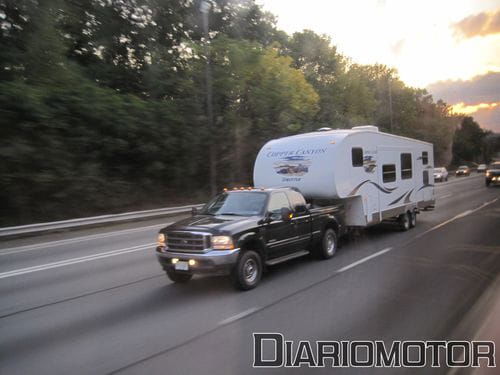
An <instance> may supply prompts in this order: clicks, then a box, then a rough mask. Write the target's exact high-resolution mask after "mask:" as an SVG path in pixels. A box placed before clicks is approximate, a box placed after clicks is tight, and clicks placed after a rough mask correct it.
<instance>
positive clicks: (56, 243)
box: [0, 222, 172, 256]
mask: <svg viewBox="0 0 500 375" xmlns="http://www.w3.org/2000/svg"><path fill="white" fill-rule="evenodd" d="M170 224H172V222H170V223H165V224H156V225H150V226H147V227H140V228H132V229H124V230H117V231H114V232H107V233H101V234H92V235H89V236H82V237H76V238H68V239H66V240H59V241H51V242H43V243H40V244H33V245H25V246H19V247H12V248H5V249H0V256H3V255H9V254H17V253H24V252H26V251H32V250H38V249H44V248H47V247H51V246H62V245H68V244H71V243H77V242H84V241H90V240H96V239H101V238H107V237H112V236H118V235H121V234H128V233H136V232H142V231H146V230H149V229H153V228H162V227H165V226H167V225H170Z"/></svg>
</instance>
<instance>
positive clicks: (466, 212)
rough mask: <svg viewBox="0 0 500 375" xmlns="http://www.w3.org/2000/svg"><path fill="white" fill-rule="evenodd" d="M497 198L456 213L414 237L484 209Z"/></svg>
mask: <svg viewBox="0 0 500 375" xmlns="http://www.w3.org/2000/svg"><path fill="white" fill-rule="evenodd" d="M497 200H498V198H495V199H493V200H491V201H489V202H485V203H483V204H482V205H480V206H479V207H476V208H474V209H472V210H467V211H464V212H462V213H460V214H458V215H456V216H453V217H452V218H451V219H448V220H446V221H443V222H442V223H440V224H438V225H435V226H433V227H432V228H430V229H427V230H426V231H425V232H422V233H420V234H417V235H416V236H415V237H414V238H420V237H422V236H425V235H426V234H427V233H429V232H432V231H434V230H436V229H439V228H441V227H443V226H445V225H446V224H449V223H451V222H453V221H455V220H457V219H461V218H463V217H465V216H467V215H470V214H472V213H474V212H476V211H479V210H480V209H482V208H484V207H486V206H489V205H490V204H493V203H495V202H496V201H497Z"/></svg>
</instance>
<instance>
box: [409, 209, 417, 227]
mask: <svg viewBox="0 0 500 375" xmlns="http://www.w3.org/2000/svg"><path fill="white" fill-rule="evenodd" d="M409 215H410V228H415V226H416V225H417V212H416V211H412V212H410V213H409Z"/></svg>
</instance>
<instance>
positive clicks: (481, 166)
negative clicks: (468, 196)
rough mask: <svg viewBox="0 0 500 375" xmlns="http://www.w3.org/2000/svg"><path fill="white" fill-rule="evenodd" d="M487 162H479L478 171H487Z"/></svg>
mask: <svg viewBox="0 0 500 375" xmlns="http://www.w3.org/2000/svg"><path fill="white" fill-rule="evenodd" d="M486 168H487V167H486V164H479V165H478V166H477V173H484V172H486Z"/></svg>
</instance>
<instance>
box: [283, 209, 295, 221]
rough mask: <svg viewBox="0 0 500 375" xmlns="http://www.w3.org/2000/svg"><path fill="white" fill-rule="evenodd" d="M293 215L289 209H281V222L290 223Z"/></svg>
mask: <svg viewBox="0 0 500 375" xmlns="http://www.w3.org/2000/svg"><path fill="white" fill-rule="evenodd" d="M292 217H293V214H292V211H290V209H289V208H287V207H283V208H282V209H281V220H283V221H290V220H292Z"/></svg>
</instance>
